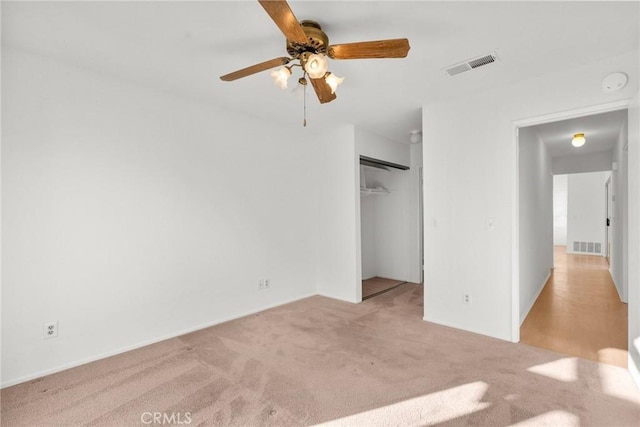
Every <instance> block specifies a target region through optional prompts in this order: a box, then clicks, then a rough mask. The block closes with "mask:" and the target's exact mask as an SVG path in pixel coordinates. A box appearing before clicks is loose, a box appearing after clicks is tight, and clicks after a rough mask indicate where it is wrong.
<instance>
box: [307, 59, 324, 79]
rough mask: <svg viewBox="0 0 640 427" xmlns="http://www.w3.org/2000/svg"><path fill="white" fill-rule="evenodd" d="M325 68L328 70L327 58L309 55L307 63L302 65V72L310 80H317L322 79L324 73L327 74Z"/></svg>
mask: <svg viewBox="0 0 640 427" xmlns="http://www.w3.org/2000/svg"><path fill="white" fill-rule="evenodd" d="M327 68H329V64H328V63H327V57H326V56H324V55H320V54H317V53H314V54H312V55H309V58H308V59H307V63H306V64H305V65H304V70H305V71H306V72H307V74H309V77H311V78H312V79H319V78H322V77H324V75H325V73H326V72H327Z"/></svg>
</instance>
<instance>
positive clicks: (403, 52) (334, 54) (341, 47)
mask: <svg viewBox="0 0 640 427" xmlns="http://www.w3.org/2000/svg"><path fill="white" fill-rule="evenodd" d="M410 48H411V47H410V46H409V40H407V39H390V40H376V41H369V42H356V43H347V44H334V45H331V46H329V51H328V54H329V57H330V58H333V59H368V58H404V57H405V56H407V53H408V52H409V49H410Z"/></svg>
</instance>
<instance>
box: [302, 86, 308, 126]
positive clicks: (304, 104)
mask: <svg viewBox="0 0 640 427" xmlns="http://www.w3.org/2000/svg"><path fill="white" fill-rule="evenodd" d="M305 83H306V81H305ZM302 91H303V94H302V95H303V97H302V98H303V101H302V105H303V107H302V113H303V120H302V126H303V127H307V85H306V84H305V85H304V86H303V88H302Z"/></svg>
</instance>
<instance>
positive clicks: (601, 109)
mask: <svg viewBox="0 0 640 427" xmlns="http://www.w3.org/2000/svg"><path fill="white" fill-rule="evenodd" d="M630 104H631V99H623V100H620V101H615V102H610V103H605V104H599V105H594V106H589V107H583V108H576V109H572V110H567V111H560V112H556V113H549V114H543V115H539V116H534V117H529V118H525V119H520V120H514V121H512V122H511V136H512V143H511V156H510V157H511V178H512V179H511V183H512V184H511V195H512V200H514V203H513V206H512V208H511V224H512V226H511V262H512V265H513V268H512V270H511V341H513V342H519V341H520V220H519V218H520V190H519V187H520V182H519V174H520V168H519V165H518V156H519V150H518V142H519V131H520V128H521V127H527V126H535V125H541V124H545V123H552V122H557V121H561V120H567V119H575V118H578V117H584V116H590V115H593V114H599V113H608V112H610V111H616V110H623V109H626V108H628V107H629V105H630ZM551 249H552V250H553V248H551Z"/></svg>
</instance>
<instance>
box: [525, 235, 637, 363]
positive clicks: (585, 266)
mask: <svg viewBox="0 0 640 427" xmlns="http://www.w3.org/2000/svg"><path fill="white" fill-rule="evenodd" d="M554 264H555V268H554V269H553V270H552V273H551V278H550V279H549V281H548V282H547V284H546V285H545V287H544V289H543V290H542V293H541V294H540V296H539V297H538V300H537V301H536V302H535V304H534V305H533V308H532V309H531V311H530V312H529V315H528V316H527V318H526V319H525V321H524V323H523V324H522V327H521V328H520V342H521V343H524V344H529V345H533V346H536V347H541V348H545V349H548V350H553V351H557V352H560V353H565V354H569V355H572V356H578V357H582V358H585V359H589V360H595V361H598V362H603V363H609V364H612V365H616V366H620V367H623V368H626V367H627V348H628V346H627V304H624V303H622V302H621V301H620V298H619V296H618V293H617V291H616V288H615V285H614V284H613V281H612V280H611V275H610V274H609V266H608V264H607V261H606V259H605V258H603V257H599V256H593V255H572V254H567V253H566V247H565V246H556V247H555V248H554Z"/></svg>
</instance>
